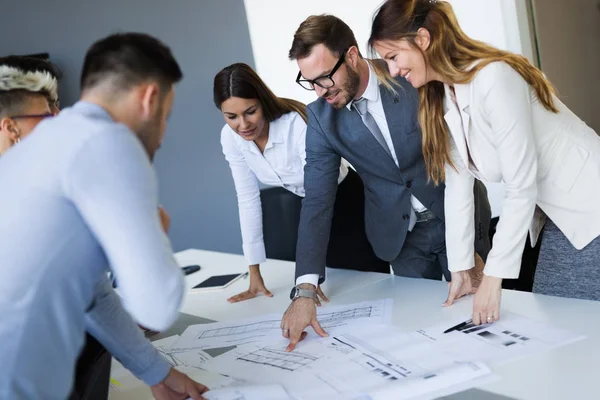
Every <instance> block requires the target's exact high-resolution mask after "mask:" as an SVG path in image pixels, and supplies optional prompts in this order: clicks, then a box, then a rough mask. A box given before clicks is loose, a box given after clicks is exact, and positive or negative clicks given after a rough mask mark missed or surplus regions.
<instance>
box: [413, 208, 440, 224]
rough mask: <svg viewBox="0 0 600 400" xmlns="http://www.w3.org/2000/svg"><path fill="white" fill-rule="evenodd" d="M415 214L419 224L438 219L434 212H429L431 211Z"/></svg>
mask: <svg viewBox="0 0 600 400" xmlns="http://www.w3.org/2000/svg"><path fill="white" fill-rule="evenodd" d="M415 214H416V215H417V222H425V221H429V220H432V219H435V218H436V216H435V214H434V213H433V211H429V210H426V211H423V212H416V211H415Z"/></svg>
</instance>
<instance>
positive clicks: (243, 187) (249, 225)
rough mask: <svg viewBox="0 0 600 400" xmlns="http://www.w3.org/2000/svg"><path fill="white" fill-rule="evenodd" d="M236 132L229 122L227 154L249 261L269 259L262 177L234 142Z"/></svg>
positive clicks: (223, 143) (223, 142) (225, 138)
mask: <svg viewBox="0 0 600 400" xmlns="http://www.w3.org/2000/svg"><path fill="white" fill-rule="evenodd" d="M234 134H235V133H233V132H231V130H230V129H229V128H228V127H227V126H225V127H224V128H223V130H222V131H221V146H222V147H223V154H224V155H225V159H226V160H227V162H228V163H229V168H231V175H232V176H233V182H234V184H235V191H236V193H237V198H238V209H239V213H240V227H241V230H242V242H243V245H242V246H243V250H244V256H245V257H246V261H247V262H248V264H249V265H254V264H261V263H263V262H265V261H266V260H267V257H266V253H265V243H264V240H263V224H262V208H261V202H260V189H259V187H258V179H257V178H256V175H255V174H254V172H252V170H251V169H250V167H249V166H248V164H247V162H246V158H245V157H244V154H243V153H242V151H241V150H240V149H239V148H238V147H237V146H236V144H235V142H234V137H233V135H234Z"/></svg>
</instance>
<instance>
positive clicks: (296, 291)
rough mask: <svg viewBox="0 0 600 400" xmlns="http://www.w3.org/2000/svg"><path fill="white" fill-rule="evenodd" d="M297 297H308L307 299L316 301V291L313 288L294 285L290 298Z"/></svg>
mask: <svg viewBox="0 0 600 400" xmlns="http://www.w3.org/2000/svg"><path fill="white" fill-rule="evenodd" d="M299 297H308V298H309V299H313V300H314V301H317V292H315V291H314V290H308V289H300V288H299V287H298V286H294V287H293V288H292V291H291V293H290V299H291V300H292V301H294V300H296V299H297V298H299Z"/></svg>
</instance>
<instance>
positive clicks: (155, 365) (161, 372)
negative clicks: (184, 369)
mask: <svg viewBox="0 0 600 400" xmlns="http://www.w3.org/2000/svg"><path fill="white" fill-rule="evenodd" d="M169 372H171V365H170V364H169V363H168V362H167V360H165V358H164V357H163V356H162V355H161V354H160V353H159V352H158V350H155V351H154V360H153V361H152V363H150V366H149V367H148V368H146V370H145V371H143V372H140V373H138V374H137V378H138V379H139V380H141V381H143V382H144V383H145V384H146V385H148V386H154V385H158V384H159V383H161V382H162V381H164V380H165V378H166V377H167V375H169Z"/></svg>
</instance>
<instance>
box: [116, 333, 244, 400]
mask: <svg viewBox="0 0 600 400" xmlns="http://www.w3.org/2000/svg"><path fill="white" fill-rule="evenodd" d="M178 339H179V335H174V336H169V337H167V338H164V339H160V340H156V341H154V342H152V345H154V347H155V348H156V349H157V350H158V352H159V353H161V354H162V356H163V357H165V359H166V360H167V362H168V363H169V364H171V365H172V366H173V367H174V368H177V370H179V371H181V372H183V373H184V374H186V375H188V376H189V377H190V378H192V379H194V380H195V381H196V382H201V383H202V384H204V385H206V386H208V387H209V388H211V389H216V388H223V387H228V386H231V385H236V384H241V383H243V382H242V381H240V380H237V379H234V378H230V377H226V376H223V375H220V374H217V373H212V372H208V371H204V370H203V369H202V366H203V364H204V363H205V362H206V361H208V360H210V359H211V358H212V357H211V356H210V355H208V354H207V353H205V352H203V351H202V350H197V349H193V350H188V349H178V351H177V352H173V351H171V346H172V345H173V343H175V342H176V341H177V340H178ZM110 389H111V391H112V392H113V393H124V394H126V397H123V398H128V399H148V398H152V397H151V396H150V390H149V388H148V387H147V386H146V384H145V383H144V382H142V381H140V380H139V379H137V378H136V377H135V376H134V375H133V374H132V373H131V372H129V371H128V370H127V369H126V368H125V367H123V365H121V363H119V362H118V361H116V360H113V363H112V366H111V374H110Z"/></svg>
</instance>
